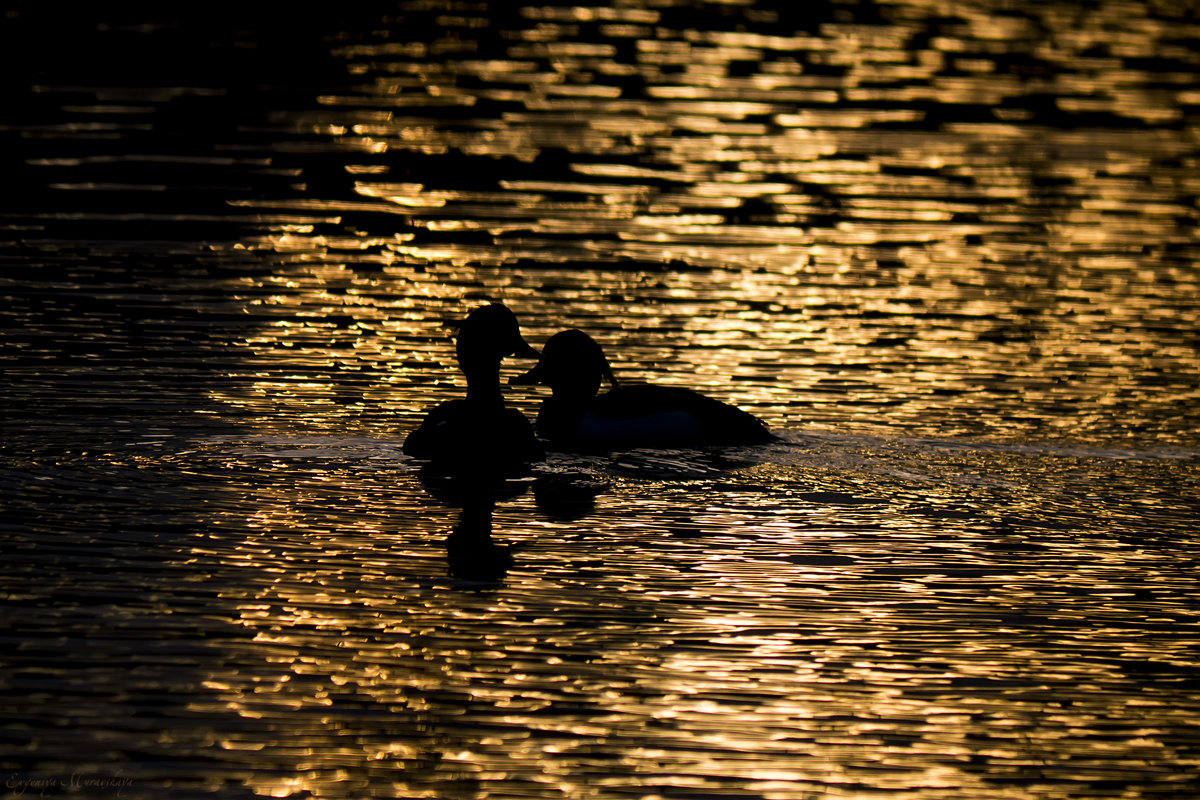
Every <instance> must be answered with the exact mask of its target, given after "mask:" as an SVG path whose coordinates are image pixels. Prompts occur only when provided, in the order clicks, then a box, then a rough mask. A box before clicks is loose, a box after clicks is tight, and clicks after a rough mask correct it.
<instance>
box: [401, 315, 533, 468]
mask: <svg viewBox="0 0 1200 800" xmlns="http://www.w3.org/2000/svg"><path fill="white" fill-rule="evenodd" d="M454 349H455V355H456V356H457V359H458V367H459V369H460V370H461V371H462V373H463V375H465V376H466V378H467V394H466V397H463V398H458V399H455V400H447V401H445V402H442V403H439V404H438V405H436V406H434V407H433V408H432V409H430V410H429V412H428V413H427V414H426V415H425V418H424V420H423V421H422V422H421V424H420V425H419V426H417V428H415V429H414V430H413V431H412V432H410V433H409V434H408V436H407V437H406V438H405V440H404V447H403V449H404V452H405V453H406V454H407V455H409V456H412V457H413V458H416V459H420V460H423V461H427V462H430V463H431V464H433V465H436V466H438V467H450V468H451V469H453V470H454V471H469V472H487V471H496V470H501V471H503V470H507V469H510V468H520V467H523V466H527V465H529V464H532V463H534V462H537V461H541V460H542V459H543V458H545V450H544V449H543V447H542V445H541V443H540V442H539V441H538V439H537V436H536V435H535V434H534V431H533V425H532V424H530V422H529V420H528V419H526V418H525V415H524V414H522V413H521V412H520V411H518V410H517V409H515V408H509V407H507V406H506V405H505V404H504V396H503V394H502V393H501V391H500V362H501V361H503V360H504V359H505V358H507V357H509V356H515V357H518V358H538V357H539V353H538V351H537V350H536V349H534V348H533V347H532V346H531V345H530V344H529V343H528V342H526V341H525V339H524V338H523V337H522V336H521V328H520V325H519V324H518V322H517V317H516V315H515V314H513V312H512V311H511V310H510V309H509V308H508V307H507V306H505V305H504V304H503V303H491V304H489V305H485V306H482V307H480V308H477V309H475V310H474V311H472V312H471V313H470V314H468V315H467V318H466V319H465V320H464V321H463V323H462V325H461V326H460V327H459V330H458V335H457V337H456V339H455V345H454Z"/></svg>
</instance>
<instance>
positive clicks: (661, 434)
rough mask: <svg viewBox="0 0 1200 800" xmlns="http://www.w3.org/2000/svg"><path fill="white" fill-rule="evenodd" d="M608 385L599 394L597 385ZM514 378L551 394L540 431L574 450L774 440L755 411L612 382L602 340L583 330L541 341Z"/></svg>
mask: <svg viewBox="0 0 1200 800" xmlns="http://www.w3.org/2000/svg"><path fill="white" fill-rule="evenodd" d="M602 380H607V381H609V382H610V383H612V384H614V386H613V388H612V389H611V390H610V391H607V392H604V393H603V394H598V392H599V389H600V383H601V381H602ZM515 382H517V383H543V384H546V385H548V386H549V387H550V389H551V396H550V398H548V399H547V400H545V401H544V402H543V403H542V407H541V409H540V411H539V412H538V417H537V429H538V432H539V433H540V434H541V435H542V436H543V437H544V438H545V439H547V440H548V441H549V442H551V443H552V444H554V445H556V446H560V447H567V448H571V449H579V450H625V449H633V448H638V447H697V446H705V445H738V444H761V443H765V442H769V441H772V440H774V439H775V436H774V434H772V433H771V431H770V430H769V429H768V428H767V426H766V425H765V424H763V422H762V421H761V420H759V419H758V418H757V417H755V416H754V415H752V414H749V413H747V412H745V411H742V410H741V409H739V408H736V407H734V406H731V405H729V404H728V403H722V402H721V401H719V400H714V399H713V398H711V397H708V396H706V395H703V394H701V393H699V392H696V391H693V390H691V389H685V388H683V387H677V386H657V385H654V384H644V383H633V384H625V383H619V384H618V383H617V381H616V379H615V378H614V377H613V376H612V371H611V370H610V369H609V366H608V361H607V359H606V358H605V357H604V353H603V351H602V350H601V349H600V346H599V345H598V344H596V342H595V341H594V340H592V338H591V337H589V336H588V335H587V334H585V333H582V332H581V331H563V332H561V333H557V334H555V335H554V336H552V337H551V338H550V340H549V341H548V342H546V346H545V348H543V353H542V358H541V359H540V360H539V362H538V365H537V366H536V367H534V369H533V370H531V371H530V372H528V373H526V374H525V375H523V376H521V377H520V378H518V379H516V381H515Z"/></svg>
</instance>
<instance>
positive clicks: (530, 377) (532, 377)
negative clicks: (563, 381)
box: [508, 364, 545, 386]
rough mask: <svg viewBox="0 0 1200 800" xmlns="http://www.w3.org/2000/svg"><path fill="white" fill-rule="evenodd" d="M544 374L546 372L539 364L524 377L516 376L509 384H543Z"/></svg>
mask: <svg viewBox="0 0 1200 800" xmlns="http://www.w3.org/2000/svg"><path fill="white" fill-rule="evenodd" d="M544 374H545V372H544V371H543V370H542V365H541V364H538V365H537V366H536V367H534V368H533V369H531V370H529V372H526V373H524V374H523V375H517V376H514V377H513V378H511V379H509V381H508V382H509V383H510V384H512V385H513V386H533V385H535V384H538V383H541V382H542V376H543V375H544Z"/></svg>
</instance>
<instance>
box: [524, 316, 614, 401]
mask: <svg viewBox="0 0 1200 800" xmlns="http://www.w3.org/2000/svg"><path fill="white" fill-rule="evenodd" d="M601 380H607V381H608V382H609V383H610V384H611V385H613V386H616V385H617V381H616V378H614V377H613V374H612V370H611V369H610V368H609V366H608V359H607V358H605V357H604V350H602V349H601V348H600V345H598V344H596V340H595V339H593V338H592V337H590V336H588V335H587V334H586V333H584V332H583V331H576V330H570V331H560V332H559V333H556V334H554V335H553V336H551V337H550V338H549V339H548V340H547V341H546V344H545V345H544V346H543V347H542V357H541V358H540V359H539V360H538V363H537V366H535V367H534V368H533V369H531V370H529V372H526V373H525V374H524V375H519V376H517V377H516V378H513V379H512V383H515V384H526V385H527V384H536V383H540V384H543V385H544V386H549V387H550V389H551V391H552V392H553V394H554V395H555V396H556V397H575V398H586V399H590V398H592V397H594V396H595V395H596V393H597V392H599V391H600V382H601Z"/></svg>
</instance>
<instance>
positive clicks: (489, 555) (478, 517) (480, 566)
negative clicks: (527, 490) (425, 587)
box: [446, 496, 513, 584]
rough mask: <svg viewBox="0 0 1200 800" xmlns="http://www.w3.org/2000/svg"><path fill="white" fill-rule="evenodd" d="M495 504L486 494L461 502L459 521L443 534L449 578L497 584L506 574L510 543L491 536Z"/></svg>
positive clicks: (509, 564)
mask: <svg viewBox="0 0 1200 800" xmlns="http://www.w3.org/2000/svg"><path fill="white" fill-rule="evenodd" d="M495 508H496V503H495V500H493V499H492V498H491V497H488V496H482V497H479V498H478V499H476V500H475V501H473V502H470V503H467V504H466V505H464V506H463V509H462V513H461V514H460V515H459V518H458V524H457V525H455V526H454V529H453V530H452V531H450V534H449V535H448V536H447V537H446V564H447V567H448V568H449V572H450V576H451V577H452V578H455V579H457V580H461V581H471V582H477V583H487V584H499V583H501V582H502V581H503V580H504V578H505V576H507V575H508V569H509V567H511V566H512V564H513V557H512V551H511V547H510V546H509V545H507V544H502V543H499V542H497V541H495V540H494V539H493V538H492V512H493V511H494V510H495Z"/></svg>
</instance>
